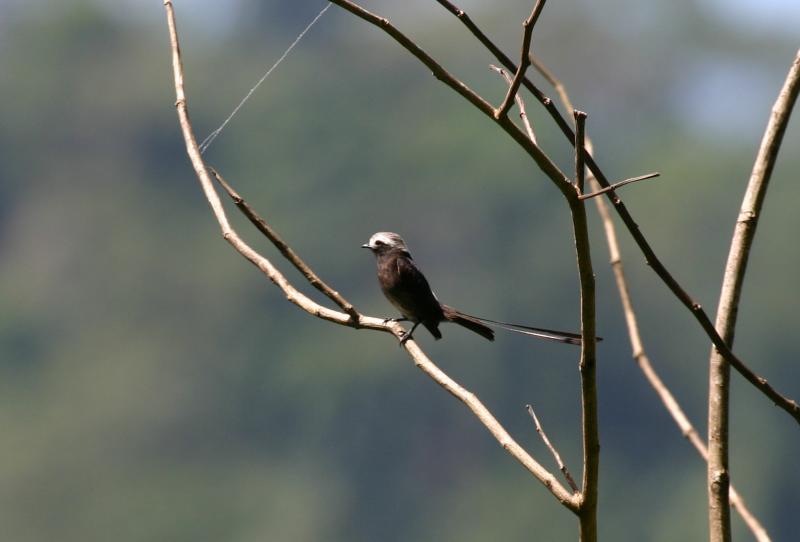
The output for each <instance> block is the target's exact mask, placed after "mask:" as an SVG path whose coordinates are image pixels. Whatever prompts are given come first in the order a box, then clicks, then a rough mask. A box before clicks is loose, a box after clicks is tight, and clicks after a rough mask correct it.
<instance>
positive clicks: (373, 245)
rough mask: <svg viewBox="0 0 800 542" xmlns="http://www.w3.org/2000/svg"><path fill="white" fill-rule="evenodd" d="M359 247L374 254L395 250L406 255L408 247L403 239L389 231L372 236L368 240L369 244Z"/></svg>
mask: <svg viewBox="0 0 800 542" xmlns="http://www.w3.org/2000/svg"><path fill="white" fill-rule="evenodd" d="M361 247H362V248H368V249H370V250H371V251H372V252H373V253H374V254H385V253H387V252H391V251H395V250H399V251H401V252H405V253H406V254H408V247H407V246H406V242H405V241H403V238H402V237H400V236H399V235H397V234H396V233H392V232H390V231H379V232H378V233H375V234H373V235H372V237H370V238H369V242H368V243H367V244H366V245H361Z"/></svg>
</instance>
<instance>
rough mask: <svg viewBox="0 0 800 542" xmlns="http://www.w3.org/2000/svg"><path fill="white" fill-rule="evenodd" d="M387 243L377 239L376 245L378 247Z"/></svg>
mask: <svg viewBox="0 0 800 542" xmlns="http://www.w3.org/2000/svg"><path fill="white" fill-rule="evenodd" d="M385 244H386V243H384V242H383V241H375V246H376V247H380V246H383V245H385Z"/></svg>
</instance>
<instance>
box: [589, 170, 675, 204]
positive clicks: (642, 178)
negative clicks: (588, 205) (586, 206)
mask: <svg viewBox="0 0 800 542" xmlns="http://www.w3.org/2000/svg"><path fill="white" fill-rule="evenodd" d="M660 175H661V174H660V173H659V172H657V171H654V172H653V173H647V174H645V175H639V176H638V177H631V178H630V179H625V180H624V181H619V182H618V183H614V184H612V185H611V186H606V187H605V188H600V189H599V190H597V191H595V192H592V193H591V194H584V195H582V196H579V197H578V199H591V198H596V197H597V196H599V195H601V194H605V193H606V192H611V191H612V190H616V189H617V188H620V187H622V186H625V185H626V184H631V183H638V182H639V181H645V180H647V179H652V178H654V177H659V176H660ZM598 188H599V186H598Z"/></svg>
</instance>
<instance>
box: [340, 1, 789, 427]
mask: <svg viewBox="0 0 800 542" xmlns="http://www.w3.org/2000/svg"><path fill="white" fill-rule="evenodd" d="M331 1H334V0H331ZM436 1H437V2H438V3H439V4H440V5H442V6H443V7H444V8H445V9H447V10H448V11H449V12H450V13H452V14H453V15H455V16H456V17H458V19H459V20H460V21H461V22H462V23H464V25H465V26H466V27H467V28H468V29H469V31H470V32H472V34H473V35H474V36H475V37H476V38H477V39H478V41H480V42H481V43H482V44H483V45H484V46H485V47H486V48H487V49H488V50H489V52H491V53H492V54H493V55H494V56H495V58H496V59H497V60H498V61H499V62H500V63H501V64H502V65H503V66H504V67H505V68H506V69H508V70H509V71H513V72H515V73H516V71H517V66H516V64H514V62H513V61H512V60H511V59H510V58H509V57H508V56H507V55H506V54H505V53H503V52H502V51H501V50H500V48H499V47H497V45H495V44H494V42H492V40H491V39H489V38H488V37H487V36H486V34H484V33H483V31H481V30H480V28H478V26H477V25H476V24H475V23H474V22H473V21H472V20H471V19H470V18H469V16H468V15H467V13H466V12H465V11H464V10H462V9H460V8H458V7H457V6H456V5H455V4H453V3H452V2H449V1H448V0H436ZM337 3H338V2H337ZM522 85H523V86H525V88H526V89H528V91H529V92H531V94H533V96H534V97H535V98H536V99H537V100H538V101H539V102H541V104H542V105H543V106H544V107H545V110H546V111H547V112H548V113H549V114H550V116H551V117H552V119H553V120H554V121H555V123H556V125H557V126H558V127H559V129H560V130H561V132H562V133H563V134H564V137H566V138H567V140H568V141H569V142H570V144H573V145H574V143H575V133H574V131H573V129H572V127H571V126H570V124H569V123H568V122H567V121H566V120H565V119H564V117H563V116H562V115H561V113H560V112H559V111H558V108H557V107H556V106H555V104H554V103H553V100H551V99H550V98H549V97H547V96H546V95H545V94H544V93H543V92H542V91H541V90H539V88H538V87H536V85H534V84H533V83H532V82H531V80H530V79H528V78H527V77H524V78H523V80H522ZM515 139H516V138H515ZM528 141H529V140H528ZM517 142H518V143H520V142H519V140H517ZM520 144H521V145H522V146H523V148H525V145H524V144H522V143H520ZM537 149H538V147H537ZM526 151H528V153H529V154H531V151H530V150H529V149H527V148H526ZM537 164H539V161H538V160H537ZM540 167H542V166H541V164H540ZM586 167H587V168H588V169H589V171H591V172H592V174H593V175H594V177H595V179H596V180H597V182H598V184H599V185H600V187H601V188H608V187H609V186H611V183H610V182H609V181H608V178H607V177H606V176H605V174H604V173H603V171H602V170H601V169H600V167H599V166H598V165H597V163H596V162H595V160H594V158H593V157H592V155H591V154H587V155H586ZM542 170H543V171H545V173H547V171H546V170H545V169H544V168H542ZM548 176H550V178H551V179H553V180H555V179H554V177H553V176H551V175H550V174H549V173H548ZM556 185H557V186H559V183H556ZM559 189H561V190H562V192H564V188H563V187H562V186H559ZM606 195H607V196H608V198H609V201H610V202H611V204H612V205H613V206H614V209H615V210H616V212H617V214H618V215H619V217H620V218H621V219H622V222H623V224H625V227H626V228H627V230H628V232H629V233H630V235H631V237H632V238H633V240H634V242H635V243H636V245H637V246H638V247H639V250H641V252H642V254H644V257H645V261H646V262H647V264H648V265H649V266H650V267H651V268H652V269H653V271H654V272H655V273H656V275H658V277H659V278H660V279H661V281H662V282H664V284H665V285H666V286H667V288H669V290H670V291H671V292H672V294H673V295H674V296H675V297H676V298H677V299H678V300H679V301H680V302H681V304H683V306H684V307H686V308H687V309H688V310H689V311H690V312H691V313H692V315H693V316H694V318H695V320H697V322H698V323H699V324H700V327H701V328H702V329H703V331H704V332H705V333H706V335H707V336H708V337H709V339H711V342H712V343H713V344H714V346H715V347H716V348H717V350H719V352H720V354H721V355H722V356H723V357H724V358H725V360H726V361H727V362H728V363H730V364H731V366H732V367H733V368H735V369H736V370H737V371H738V372H739V373H740V374H741V375H742V376H743V377H744V378H745V380H747V381H748V382H750V384H752V385H753V386H754V387H755V388H756V389H758V390H759V391H761V393H763V394H764V395H766V396H767V397H769V399H770V400H772V402H773V403H775V405H776V406H778V407H780V408H781V409H783V410H784V411H786V412H787V413H788V414H789V415H790V416H792V417H793V418H794V420H795V421H796V422H797V423H798V424H800V405H798V403H797V402H796V401H794V400H793V399H789V398H788V397H784V396H783V395H781V394H780V393H779V392H778V391H777V390H776V389H775V388H773V387H772V386H771V385H770V384H769V382H767V379H766V378H763V377H761V376H759V375H758V374H756V373H755V372H753V371H752V370H751V369H750V368H749V367H748V366H747V365H746V364H745V363H744V362H743V361H742V360H740V359H739V358H738V357H737V356H736V355H735V354H734V353H733V351H732V350H731V349H730V347H729V346H728V345H727V344H726V343H725V341H724V340H723V339H722V337H721V336H720V335H719V333H717V330H716V328H715V327H714V324H713V323H712V322H711V319H710V318H709V317H708V314H707V313H706V312H705V311H704V310H703V307H702V305H701V304H700V303H698V302H697V301H695V300H694V299H693V298H692V297H691V296H690V295H689V294H688V293H687V292H686V290H684V289H683V287H682V286H681V285H680V283H678V281H677V280H676V279H675V278H674V277H673V276H672V274H671V273H670V272H669V270H667V268H666V266H665V265H664V264H663V263H662V262H661V260H659V258H658V256H656V253H655V251H654V250H653V248H652V247H651V246H650V243H649V242H648V241H647V239H646V238H645V236H644V234H642V232H641V230H640V229H639V226H638V224H636V221H635V220H634V219H633V216H632V215H631V214H630V212H629V211H628V209H627V207H626V206H625V203H624V202H623V201H622V198H620V197H619V196H618V195H617V194H616V193H615V192H614V191H613V190H611V191H609V192H607V193H606Z"/></svg>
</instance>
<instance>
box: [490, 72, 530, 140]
mask: <svg viewBox="0 0 800 542" xmlns="http://www.w3.org/2000/svg"><path fill="white" fill-rule="evenodd" d="M489 69H491V70H493V71H495V72H497V73H498V74H500V76H501V77H502V78H503V79H505V80H506V82H507V83H508V84H509V85H510V84H511V81H512V79H511V75H509V73H508V72H507V71H506V70H504V69H503V68H501V67H499V66H495V65H494V64H489ZM514 99H515V100H516V102H517V107H518V108H519V118H521V119H522V124H524V125H525V131H526V132H527V133H528V138H529V139H530V140H531V141H532V142H533V143H534V144H538V143H537V141H536V134H535V133H534V131H533V126H532V125H531V121H530V119H529V118H528V112H527V110H526V109H525V101H524V100H523V99H522V96H520V95H519V92H517V93H516V94H515V95H514Z"/></svg>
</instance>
